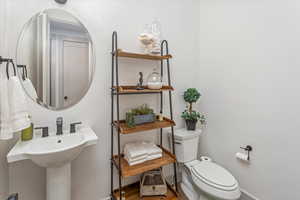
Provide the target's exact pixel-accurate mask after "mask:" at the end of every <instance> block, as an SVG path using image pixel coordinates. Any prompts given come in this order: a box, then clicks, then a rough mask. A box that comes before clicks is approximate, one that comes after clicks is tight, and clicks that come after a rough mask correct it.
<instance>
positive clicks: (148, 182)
mask: <svg viewBox="0 0 300 200" xmlns="http://www.w3.org/2000/svg"><path fill="white" fill-rule="evenodd" d="M167 191H168V187H167V184H166V181H165V179H164V177H163V174H162V171H161V169H160V168H159V169H155V170H151V171H148V172H146V173H144V175H143V177H142V181H141V187H140V197H144V196H165V195H166V194H167Z"/></svg>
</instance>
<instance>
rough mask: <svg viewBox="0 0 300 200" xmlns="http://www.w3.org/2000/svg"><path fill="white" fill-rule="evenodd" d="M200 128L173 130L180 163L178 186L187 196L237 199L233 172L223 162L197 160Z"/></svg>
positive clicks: (199, 199) (201, 199)
mask: <svg viewBox="0 0 300 200" xmlns="http://www.w3.org/2000/svg"><path fill="white" fill-rule="evenodd" d="M200 134H201V131H187V130H186V129H180V130H175V133H174V138H175V153H176V157H177V161H178V162H179V163H182V164H183V169H182V181H181V189H182V191H183V193H184V194H185V196H186V197H187V198H188V199H189V200H237V199H239V197H240V195H241V192H240V188H239V184H238V182H237V181H236V179H235V178H234V177H233V175H232V174H231V173H230V172H229V171H227V170H226V169H225V168H223V167H222V166H220V165H218V164H217V163H215V162H213V161H210V160H209V159H203V161H200V160H197V153H198V143H199V136H200Z"/></svg>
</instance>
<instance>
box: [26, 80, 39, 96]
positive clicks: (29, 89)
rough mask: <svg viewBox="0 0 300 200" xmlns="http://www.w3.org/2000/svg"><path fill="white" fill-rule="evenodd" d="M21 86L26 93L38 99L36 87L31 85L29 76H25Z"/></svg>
mask: <svg viewBox="0 0 300 200" xmlns="http://www.w3.org/2000/svg"><path fill="white" fill-rule="evenodd" d="M23 87H24V89H25V91H26V92H27V94H28V95H29V96H30V97H31V98H32V99H34V100H36V99H38V95H37V93H36V89H35V87H34V86H33V84H32V82H31V80H30V79H29V78H26V79H25V80H24V81H23Z"/></svg>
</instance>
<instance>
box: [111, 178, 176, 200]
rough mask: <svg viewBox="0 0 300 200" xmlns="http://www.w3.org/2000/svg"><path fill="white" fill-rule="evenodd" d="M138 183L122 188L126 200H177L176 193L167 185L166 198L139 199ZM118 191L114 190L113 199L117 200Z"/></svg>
mask: <svg viewBox="0 0 300 200" xmlns="http://www.w3.org/2000/svg"><path fill="white" fill-rule="evenodd" d="M139 188H140V183H139V182H137V183H134V184H131V185H127V186H125V187H123V190H122V191H125V199H126V200H177V199H179V198H178V195H177V193H176V192H175V191H174V190H173V189H172V188H171V186H169V185H168V193H167V195H166V196H151V197H140V189H139ZM119 194H120V193H119V190H115V191H114V194H113V197H114V199H119Z"/></svg>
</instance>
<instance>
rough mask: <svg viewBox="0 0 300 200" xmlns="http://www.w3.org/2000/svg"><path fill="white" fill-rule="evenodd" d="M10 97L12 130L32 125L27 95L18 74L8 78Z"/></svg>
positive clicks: (19, 129) (15, 130)
mask: <svg viewBox="0 0 300 200" xmlns="http://www.w3.org/2000/svg"><path fill="white" fill-rule="evenodd" d="M8 99H9V106H10V123H11V128H12V131H13V132H18V131H21V130H23V129H26V128H28V127H30V125H31V122H30V119H29V114H28V109H27V101H26V96H25V93H24V90H23V88H22V85H21V83H20V79H19V78H18V77H17V76H12V77H10V78H9V80H8Z"/></svg>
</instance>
